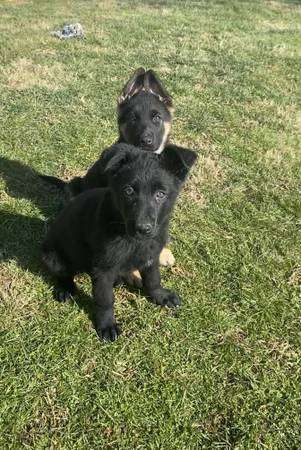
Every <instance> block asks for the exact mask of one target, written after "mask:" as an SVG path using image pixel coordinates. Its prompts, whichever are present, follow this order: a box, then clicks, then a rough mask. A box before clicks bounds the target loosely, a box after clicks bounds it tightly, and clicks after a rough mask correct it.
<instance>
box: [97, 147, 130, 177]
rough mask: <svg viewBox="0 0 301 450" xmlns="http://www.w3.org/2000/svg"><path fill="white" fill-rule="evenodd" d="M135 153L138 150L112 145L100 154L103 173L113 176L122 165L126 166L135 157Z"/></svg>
mask: <svg viewBox="0 0 301 450" xmlns="http://www.w3.org/2000/svg"><path fill="white" fill-rule="evenodd" d="M137 152H139V150H138V149H136V148H135V147H133V146H131V145H128V144H115V145H112V147H110V148H108V149H107V150H105V151H104V152H103V154H102V159H103V160H104V166H105V172H106V173H108V174H111V175H115V174H116V173H117V172H118V170H119V169H121V167H122V166H123V165H124V164H128V163H129V162H131V161H132V160H133V159H134V158H135V157H136V156H137Z"/></svg>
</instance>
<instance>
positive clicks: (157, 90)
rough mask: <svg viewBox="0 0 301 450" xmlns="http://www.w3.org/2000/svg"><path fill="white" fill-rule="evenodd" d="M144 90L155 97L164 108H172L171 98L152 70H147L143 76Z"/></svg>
mask: <svg viewBox="0 0 301 450" xmlns="http://www.w3.org/2000/svg"><path fill="white" fill-rule="evenodd" d="M144 89H145V90H146V92H152V93H153V94H155V95H157V96H158V97H159V99H160V100H161V102H163V103H165V105H166V106H169V107H172V98H171V96H170V95H169V93H168V92H167V90H166V89H165V87H164V86H163V84H162V83H161V81H160V80H159V78H158V76H157V75H156V74H155V72H154V71H153V70H148V71H147V72H146V73H145V75H144Z"/></svg>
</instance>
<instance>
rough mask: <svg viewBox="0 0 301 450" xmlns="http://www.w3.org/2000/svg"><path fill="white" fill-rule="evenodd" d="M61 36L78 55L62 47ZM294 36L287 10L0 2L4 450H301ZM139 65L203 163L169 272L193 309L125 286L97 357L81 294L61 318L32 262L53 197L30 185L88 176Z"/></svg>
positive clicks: (187, 196)
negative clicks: (76, 36)
mask: <svg viewBox="0 0 301 450" xmlns="http://www.w3.org/2000/svg"><path fill="white" fill-rule="evenodd" d="M68 21H69V22H70V21H80V22H81V23H82V24H83V26H84V28H85V30H86V33H87V35H86V39H85V40H82V41H75V40H72V41H68V42H62V41H59V40H57V39H55V38H53V37H52V36H51V35H50V31H52V30H54V29H57V28H58V27H60V26H61V25H62V24H63V23H65V22H68ZM300 31H301V9H300V3H299V2H298V1H289V0H287V1H280V0H278V1H277V0H271V1H268V0H267V1H263V0H254V1H252V2H247V1H237V0H227V1H226V0H225V1H222V0H219V1H218V0H216V1H205V0H203V1H202V0H201V1H191V2H190V1H180V0H165V1H163V0H162V1H159V0H158V1H152V0H148V1H146V0H145V1H103V2H101V1H96V0H91V1H72V2H71V1H63V0H55V1H51V2H48V1H46V0H44V1H25V0H24V1H21V0H19V1H17V0H15V1H14V0H11V1H8V0H3V1H2V2H1V4H0V91H1V97H0V98H1V101H0V152H1V159H0V172H1V174H2V181H1V182H0V183H1V184H0V204H1V211H0V255H1V260H2V262H1V268H0V296H1V299H2V302H1V316H0V317H1V319H0V320H1V330H2V334H1V336H2V339H1V366H0V367H1V390H0V410H1V414H0V416H1V419H0V448H1V449H19V448H28V449H29V448H34V449H66V450H67V449H68V450H69V449H110V448H114V449H115V448H116V449H117V448H118V449H164V450H173V449H181V450H182V449H183V450H184V449H220V448H225V449H235V450H238V449H239V450H245V449H250V450H254V449H261V448H262V449H272V450H275V449H279V450H283V449H289V450H294V449H296V450H297V449H300V448H301V437H300V430H301V414H300V397H301V388H300V386H301V376H300V367H301V366H300V326H301V311H300V283H301V236H300V226H301V218H300V213H301V196H300V186H301V183H300V182H301V175H300V174H301V153H300V150H301V148H300V130H301V113H300V109H299V107H300V97H299V96H298V91H299V92H300V91H301V86H300V67H301V66H300V62H301V61H300V59H301V45H300ZM139 66H145V67H147V68H153V69H154V70H156V71H157V72H158V73H159V75H160V76H161V78H162V79H163V81H164V83H165V84H166V86H167V88H168V89H169V90H170V91H171V93H172V95H173V97H174V100H175V105H176V117H175V122H174V127H173V141H174V142H176V143H178V144H183V145H189V146H191V147H192V148H195V149H196V150H197V151H198V152H199V163H198V167H197V168H196V169H195V170H194V173H193V174H192V176H191V177H190V180H189V181H188V183H187V187H186V188H185V191H184V192H183V193H182V196H181V200H180V202H179V203H178V206H177V208H176V211H175V214H174V219H173V222H172V235H173V237H174V240H173V243H172V250H173V252H174V254H175V256H176V261H177V264H176V267H174V268H173V269H171V270H162V273H163V280H164V283H165V285H166V286H169V287H172V288H174V289H176V290H177V291H178V292H179V293H180V294H181V296H182V298H183V307H182V308H181V310H180V311H179V312H177V313H176V314H175V313H173V312H172V311H168V310H160V309H157V308H156V307H154V306H153V305H151V304H150V303H148V302H147V301H145V299H144V298H143V296H142V295H139V294H134V293H131V292H128V291H127V289H126V288H119V289H118V290H117V292H116V297H117V301H116V315H117V319H118V321H119V323H120V324H121V325H122V328H123V334H122V336H121V337H120V339H119V340H118V341H117V342H116V343H114V344H112V345H104V344H102V343H100V342H99V341H98V340H97V337H96V334H95V332H94V330H93V327H92V325H91V320H90V315H91V311H92V310H93V308H92V302H91V299H90V283H89V280H88V278H87V277H81V278H80V279H79V285H80V288H81V294H80V296H79V297H77V298H76V299H75V301H74V303H73V304H68V305H59V304H57V303H56V302H55V301H53V298H52V287H51V283H49V279H48V278H47V276H45V274H44V273H43V270H42V268H41V264H40V260H39V248H40V243H41V241H42V239H43V236H44V234H45V222H46V220H47V219H48V218H50V217H52V216H53V215H54V214H55V213H56V211H57V210H58V209H59V207H60V202H61V200H60V198H58V197H56V196H55V194H54V193H49V190H48V189H47V188H45V187H43V186H42V185H41V183H40V182H39V181H38V179H37V177H36V173H35V171H38V172H45V173H49V174H56V175H61V176H64V177H71V176H73V175H77V174H80V173H84V172H85V170H86V169H87V168H88V167H89V165H90V164H91V163H92V162H94V161H95V159H96V158H97V157H98V155H99V153H100V151H101V150H102V149H104V148H105V147H106V146H107V145H109V144H111V143H112V142H114V140H115V138H116V136H117V129H116V116H115V105H116V98H117V95H118V94H119V91H120V89H121V87H122V85H123V83H124V82H125V81H126V80H127V77H128V76H129V74H130V73H131V72H132V71H133V70H134V69H135V68H137V67H139ZM298 102H299V104H298Z"/></svg>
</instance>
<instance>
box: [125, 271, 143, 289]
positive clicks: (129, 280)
mask: <svg viewBox="0 0 301 450" xmlns="http://www.w3.org/2000/svg"><path fill="white" fill-rule="evenodd" d="M123 279H124V281H125V283H126V284H128V285H129V286H135V287H136V288H138V289H141V288H142V279H141V275H140V272H139V271H138V270H134V271H133V272H129V273H127V274H126V275H124V276H123Z"/></svg>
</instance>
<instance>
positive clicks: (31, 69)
mask: <svg viewBox="0 0 301 450" xmlns="http://www.w3.org/2000/svg"><path fill="white" fill-rule="evenodd" d="M4 74H5V76H6V84H7V86H8V88H9V89H16V90H19V91H23V90H26V89H30V88H33V87H42V88H46V89H49V90H51V91H57V90H60V89H61V88H62V86H63V85H65V84H67V83H68V82H70V81H71V80H74V73H73V74H72V76H71V75H70V74H69V73H68V72H67V71H66V70H65V68H64V66H63V64H60V63H57V62H54V63H52V64H51V66H42V65H40V64H35V63H34V62H33V61H32V60H30V59H26V58H20V59H18V60H16V61H14V62H13V63H12V64H11V66H10V67H9V68H8V69H6V70H5V71H4Z"/></svg>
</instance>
